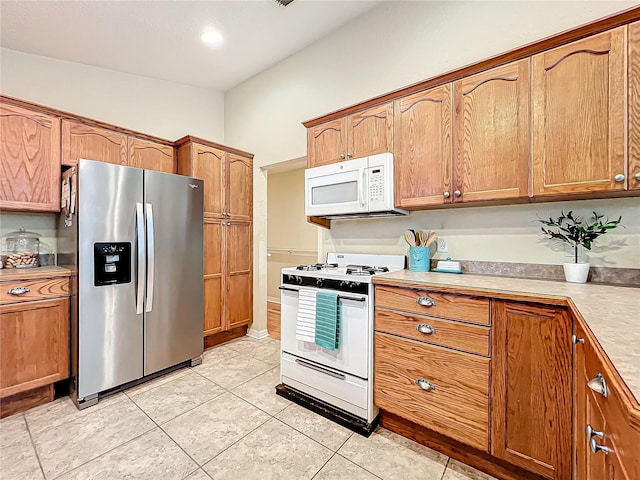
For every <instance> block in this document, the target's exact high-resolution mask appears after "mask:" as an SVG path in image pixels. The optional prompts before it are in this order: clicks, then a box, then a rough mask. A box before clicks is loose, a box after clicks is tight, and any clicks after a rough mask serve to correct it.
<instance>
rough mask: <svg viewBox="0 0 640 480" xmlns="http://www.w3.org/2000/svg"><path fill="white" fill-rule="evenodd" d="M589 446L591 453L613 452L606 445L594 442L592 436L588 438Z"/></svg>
mask: <svg viewBox="0 0 640 480" xmlns="http://www.w3.org/2000/svg"><path fill="white" fill-rule="evenodd" d="M589 448H590V449H591V453H598V452H602V453H604V454H605V455H609V454H610V453H613V450H611V449H610V448H609V447H606V446H604V445H598V442H596V439H595V438H592V439H591V440H589Z"/></svg>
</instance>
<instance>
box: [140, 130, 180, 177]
mask: <svg viewBox="0 0 640 480" xmlns="http://www.w3.org/2000/svg"><path fill="white" fill-rule="evenodd" d="M129 166H131V167H137V168H144V169H147V170H157V171H159V172H166V173H175V172H176V167H175V161H174V153H173V147H172V146H170V145H163V144H161V143H155V142H150V141H148V140H141V139H139V138H135V137H129Z"/></svg>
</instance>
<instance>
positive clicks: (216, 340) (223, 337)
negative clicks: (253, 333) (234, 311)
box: [204, 325, 248, 350]
mask: <svg viewBox="0 0 640 480" xmlns="http://www.w3.org/2000/svg"><path fill="white" fill-rule="evenodd" d="M247 329H248V327H247V326H246V325H244V326H242V327H236V328H232V329H231V330H228V331H226V332H220V333H216V334H215V335H209V336H208V337H204V349H205V350H206V349H207V348H211V347H213V346H214V345H219V344H221V343H224V342H228V341H229V340H233V339H234V338H239V337H244V336H245V335H246V334H247Z"/></svg>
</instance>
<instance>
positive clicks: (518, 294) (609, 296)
mask: <svg viewBox="0 0 640 480" xmlns="http://www.w3.org/2000/svg"><path fill="white" fill-rule="evenodd" d="M373 281H374V283H388V284H397V285H415V286H421V287H431V288H434V289H435V288H437V289H439V290H441V291H447V290H451V291H456V292H459V293H469V294H476V295H478V294H484V295H487V296H491V297H494V298H509V299H514V300H523V301H536V300H538V301H542V302H543V303H547V304H554V305H569V306H571V304H573V306H575V309H574V311H575V312H576V313H578V314H579V315H580V316H581V317H582V318H583V320H584V322H585V323H586V325H587V326H588V327H589V329H590V330H591V332H592V333H593V334H594V335H595V337H596V338H597V339H598V342H599V343H600V345H601V346H602V349H603V350H604V352H605V353H606V354H607V356H608V357H609V359H610V360H611V363H612V364H613V366H614V367H615V368H616V370H617V371H618V373H619V374H620V376H621V378H622V379H623V380H624V382H625V383H626V385H627V387H628V388H629V390H630V391H631V393H632V394H633V395H634V396H635V399H636V401H639V402H640V288H631V287H616V286H609V285H596V284H591V283H586V284H577V283H568V282H558V281H550V280H529V279H521V278H512V277H494V276H488V275H471V274H462V275H456V274H451V273H436V272H411V271H409V270H401V271H398V272H392V273H386V274H382V275H378V276H376V277H375V278H374V280H373Z"/></svg>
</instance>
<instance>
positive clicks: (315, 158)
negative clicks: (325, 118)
mask: <svg viewBox="0 0 640 480" xmlns="http://www.w3.org/2000/svg"><path fill="white" fill-rule="evenodd" d="M346 147H347V119H346V118H338V119H337V120H331V121H329V122H326V123H323V124H321V125H316V126H315V127H310V128H309V129H308V130H307V167H309V168H312V167H319V166H321V165H329V164H330V163H336V162H340V161H342V160H344V159H345V158H346Z"/></svg>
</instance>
